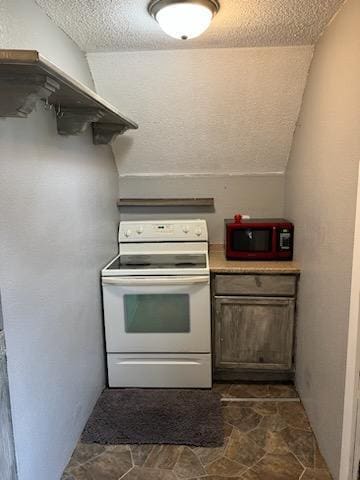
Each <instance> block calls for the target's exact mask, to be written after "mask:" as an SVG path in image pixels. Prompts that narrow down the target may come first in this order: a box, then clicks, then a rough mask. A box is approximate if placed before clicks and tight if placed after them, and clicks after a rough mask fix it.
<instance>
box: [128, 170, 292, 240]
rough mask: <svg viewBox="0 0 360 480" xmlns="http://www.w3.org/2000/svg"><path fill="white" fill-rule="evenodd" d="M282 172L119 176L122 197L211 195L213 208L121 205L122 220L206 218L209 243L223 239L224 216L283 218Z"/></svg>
mask: <svg viewBox="0 0 360 480" xmlns="http://www.w3.org/2000/svg"><path fill="white" fill-rule="evenodd" d="M284 187H285V182H284V176H283V175H264V176H263V175H231V176H229V175H210V176H206V175H203V176H194V175H190V176H181V175H180V176H176V175H169V176H165V177H164V176H154V177H144V176H141V175H140V176H139V177H137V176H124V177H122V176H120V193H121V196H123V197H130V198H131V197H134V196H135V195H137V196H139V197H142V196H146V195H149V193H150V196H154V197H156V196H160V197H162V198H167V197H174V196H177V195H178V196H179V197H190V198H191V197H193V196H197V195H198V194H199V192H201V196H204V197H214V199H215V211H212V210H211V209H209V208H197V209H195V208H185V207H184V208H177V207H176V208H166V209H164V208H152V209H149V208H134V207H131V208H127V209H125V208H122V209H121V219H122V220H136V219H142V218H144V216H146V218H149V219H150V218H162V219H166V218H194V217H195V218H205V220H206V221H207V225H208V230H209V239H210V242H211V243H223V242H224V219H225V218H232V217H233V215H234V214H235V213H236V212H242V213H246V214H249V215H251V216H253V217H282V215H283V214H284V193H285V192H284Z"/></svg>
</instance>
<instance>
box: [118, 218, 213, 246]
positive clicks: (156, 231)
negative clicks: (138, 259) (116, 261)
mask: <svg viewBox="0 0 360 480" xmlns="http://www.w3.org/2000/svg"><path fill="white" fill-rule="evenodd" d="M207 241H208V231H207V225H206V221H205V220H190V219H187V220H162V221H159V220H147V221H143V222H136V221H123V222H120V227H119V242H120V243H125V242H129V243H141V242H207Z"/></svg>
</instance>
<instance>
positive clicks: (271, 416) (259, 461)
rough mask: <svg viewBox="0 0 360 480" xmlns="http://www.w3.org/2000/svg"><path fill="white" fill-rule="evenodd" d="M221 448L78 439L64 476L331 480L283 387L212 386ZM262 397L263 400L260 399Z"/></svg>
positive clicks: (67, 479)
mask: <svg viewBox="0 0 360 480" xmlns="http://www.w3.org/2000/svg"><path fill="white" fill-rule="evenodd" d="M214 389H215V390H217V391H219V392H220V393H221V394H222V396H223V398H238V397H240V398H253V399H257V400H256V401H245V402H226V401H224V402H223V412H224V420H225V441H224V446H223V447H219V448H201V447H188V446H177V445H116V446H115V445H114V446H103V445H95V444H92V445H86V444H81V443H79V444H78V446H77V448H76V449H75V451H74V454H73V456H72V458H71V461H70V463H69V465H68V467H67V468H66V470H65V472H64V475H63V480H120V479H121V480H202V479H203V480H240V479H241V480H331V476H330V474H329V472H328V470H327V467H326V465H325V463H324V460H323V459H322V457H321V454H320V452H319V450H318V448H317V444H316V440H315V437H314V435H313V433H312V431H311V427H310V424H309V422H308V419H307V417H306V414H305V411H304V409H303V407H302V405H301V403H300V402H297V401H289V402H287V401H284V400H285V399H286V398H290V399H294V398H296V397H297V394H296V391H295V390H294V388H293V387H291V386H285V385H225V384H222V385H215V386H214ZM262 399H264V400H263V401H262Z"/></svg>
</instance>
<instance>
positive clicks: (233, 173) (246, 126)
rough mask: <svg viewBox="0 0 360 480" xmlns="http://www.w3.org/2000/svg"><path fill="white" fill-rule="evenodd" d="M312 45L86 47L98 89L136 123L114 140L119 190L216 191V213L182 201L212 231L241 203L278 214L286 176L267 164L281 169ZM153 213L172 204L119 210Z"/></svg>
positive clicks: (144, 193)
mask: <svg viewBox="0 0 360 480" xmlns="http://www.w3.org/2000/svg"><path fill="white" fill-rule="evenodd" d="M311 55H312V48H311V47H298V48H256V49H216V50H191V51H161V52H159V51H155V52H132V53H108V54H88V59H89V63H90V67H91V69H92V73H93V75H94V79H95V83H96V85H97V89H98V91H99V92H100V93H101V94H103V95H104V96H106V97H107V98H109V99H110V101H112V102H113V103H114V104H115V105H118V107H119V108H120V109H121V110H122V111H124V112H126V113H127V114H129V115H130V116H131V117H132V118H134V119H136V121H138V122H139V125H140V128H139V130H138V131H137V132H134V133H129V134H128V135H126V137H122V138H119V139H118V140H117V141H116V142H115V145H114V147H113V148H114V153H115V158H116V162H117V167H118V170H119V173H120V176H121V178H120V195H121V196H130V197H134V196H138V197H158V196H165V197H174V196H175V197H176V196H179V197H184V196H190V197H191V196H215V201H216V211H215V213H206V212H204V211H191V210H189V209H187V210H186V211H185V210H183V211H181V210H177V213H178V216H180V217H181V216H182V217H185V216H195V217H199V216H205V218H206V219H207V220H208V223H209V228H210V235H211V241H222V239H223V219H224V218H225V217H231V216H233V215H234V213H236V212H237V211H240V212H244V213H245V212H250V213H251V214H252V215H254V216H261V215H270V216H271V215H281V214H282V213H283V179H281V178H280V177H277V178H275V177H274V176H273V175H266V173H269V172H272V173H273V172H280V173H282V172H284V170H285V167H286V163H287V159H288V155H289V150H290V146H291V141H292V136H293V131H294V127H295V122H296V119H297V116H298V111H299V108H300V104H301V98H302V94H303V89H304V85H305V80H306V75H307V70H308V66H309V62H310V58H311ZM244 173H245V174H250V175H247V176H243V174H244ZM259 173H260V174H262V175H261V176H257V177H254V175H253V174H259ZM133 174H136V176H135V177H134V176H133ZM164 174H166V177H165V178H162V176H163V175H164ZM183 174H185V175H183ZM204 174H205V176H204ZM202 175H203V176H202ZM149 214H151V216H152V217H153V216H155V215H157V216H162V217H164V216H167V217H170V216H173V215H174V214H176V212H175V211H164V213H163V215H159V211H156V210H154V211H151V210H150V209H147V210H137V211H134V210H131V211H130V210H129V211H127V212H125V214H124V215H123V216H122V218H128V219H129V218H141V217H142V218H144V217H145V216H147V217H148V216H149Z"/></svg>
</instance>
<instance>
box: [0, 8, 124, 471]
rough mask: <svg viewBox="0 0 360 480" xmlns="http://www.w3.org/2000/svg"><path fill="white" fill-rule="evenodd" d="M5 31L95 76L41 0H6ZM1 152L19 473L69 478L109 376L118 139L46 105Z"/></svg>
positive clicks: (4, 131) (13, 132)
mask: <svg viewBox="0 0 360 480" xmlns="http://www.w3.org/2000/svg"><path fill="white" fill-rule="evenodd" d="M9 22H10V23H9ZM19 29H20V30H21V31H20V30H19ZM0 32H1V37H0V39H1V42H0V47H1V48H2V47H23V48H34V47H35V48H38V49H39V50H40V51H41V52H42V53H44V54H45V55H46V56H47V57H48V58H49V59H50V60H51V61H53V62H55V63H57V64H59V65H60V66H62V67H63V68H64V69H65V70H66V71H67V72H69V73H71V74H74V75H75V76H76V77H77V78H78V79H80V80H82V81H86V82H87V83H89V78H90V75H89V72H88V71H87V70H86V62H85V61H84V57H83V55H82V54H81V52H80V51H79V50H78V48H77V47H76V46H75V45H74V44H73V43H72V42H71V41H70V40H69V39H68V38H67V37H66V35H64V34H63V33H62V32H61V31H59V30H58V29H57V28H56V27H55V26H54V25H53V24H52V23H51V21H50V20H49V19H48V18H47V17H46V15H45V13H44V12H42V11H41V9H39V8H38V7H37V6H36V5H34V4H33V2H32V1H29V0H27V1H26V2H25V1H20V0H15V1H14V0H12V1H11V2H10V1H8V2H7V1H6V2H5V3H4V2H2V3H1V15H0ZM4 32H5V33H4ZM67 66H68V67H69V68H67ZM0 151H1V161H0V211H1V215H0V287H1V300H2V307H3V314H4V327H5V332H6V340H7V352H8V371H9V380H10V395H11V404H12V412H13V423H14V434H15V443H16V452H17V459H18V467H19V479H20V480H35V479H36V480H59V478H60V475H61V471H62V469H63V467H64V466H65V464H66V463H67V461H68V459H69V456H70V454H71V451H72V449H73V447H74V445H75V443H76V441H77V439H78V436H79V435H80V432H81V430H82V427H83V425H84V422H85V421H86V419H87V417H88V414H89V413H90V411H91V409H92V406H93V404H94V402H95V401H96V399H97V396H98V394H99V392H100V391H101V389H102V386H103V384H104V361H103V345H102V320H101V302H100V286H99V270H100V268H101V267H102V266H103V265H104V264H105V263H106V262H107V261H108V260H109V259H110V258H111V257H112V255H113V254H114V253H115V252H116V250H117V247H116V228H117V217H118V213H117V209H116V207H115V198H116V196H117V188H118V178H117V171H116V167H115V163H114V160H113V156H112V153H111V150H110V149H109V148H108V147H94V146H93V145H92V138H91V134H90V133H87V134H84V135H83V136H81V137H78V138H74V137H72V138H64V137H60V136H58V135H57V133H56V122H55V118H54V116H53V113H52V112H44V110H43V107H42V106H39V108H38V111H37V112H35V113H33V114H32V115H31V116H30V117H29V118H28V119H2V120H0ZM0 476H1V475H0Z"/></svg>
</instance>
